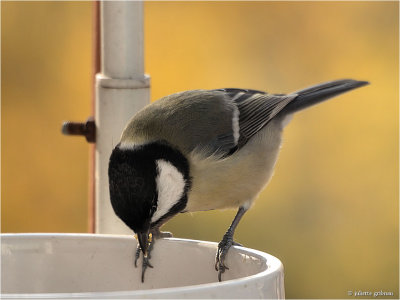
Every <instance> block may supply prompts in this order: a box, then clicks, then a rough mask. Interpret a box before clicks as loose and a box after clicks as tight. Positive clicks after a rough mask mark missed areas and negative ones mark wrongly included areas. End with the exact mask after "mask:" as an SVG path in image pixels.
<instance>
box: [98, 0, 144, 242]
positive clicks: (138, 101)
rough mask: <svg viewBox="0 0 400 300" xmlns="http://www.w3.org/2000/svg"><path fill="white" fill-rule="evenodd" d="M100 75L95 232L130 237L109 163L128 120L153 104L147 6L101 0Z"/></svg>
mask: <svg viewBox="0 0 400 300" xmlns="http://www.w3.org/2000/svg"><path fill="white" fill-rule="evenodd" d="M100 26H101V73H98V74H97V76H96V111H95V112H96V113H95V123H96V153H95V195H96V204H95V210H96V216H95V223H96V224H95V228H96V233H114V234H116V233H118V234H131V233H132V232H131V231H130V230H129V229H128V227H126V226H125V225H124V224H123V223H122V221H120V220H119V218H118V217H117V216H116V215H115V214H114V211H113V209H112V207H111V203H110V200H109V190H108V175H107V174H108V160H109V157H110V154H111V151H112V149H113V148H114V146H115V145H116V144H117V143H118V141H119V138H120V135H121V132H122V130H123V128H124V126H125V124H126V123H127V122H128V120H129V119H130V118H131V117H132V116H133V115H134V114H135V113H136V112H137V111H138V110H140V109H141V108H142V107H144V106H145V105H147V104H148V103H149V100H150V78H149V77H148V76H146V75H145V74H144V57H143V2H141V1H101V2H100Z"/></svg>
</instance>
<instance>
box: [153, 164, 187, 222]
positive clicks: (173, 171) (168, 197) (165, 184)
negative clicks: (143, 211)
mask: <svg viewBox="0 0 400 300" xmlns="http://www.w3.org/2000/svg"><path fill="white" fill-rule="evenodd" d="M156 164H157V170H158V175H157V177H156V184H157V192H158V202H157V210H156V211H155V212H154V214H153V216H152V218H151V222H155V221H157V220H158V219H160V218H161V217H162V216H164V215H165V214H166V213H167V212H168V211H169V210H170V209H171V208H172V207H173V206H174V205H175V204H176V203H177V202H178V201H179V200H180V199H181V197H182V195H183V191H184V189H185V179H184V178H183V175H182V173H181V172H179V171H178V169H177V168H176V167H175V166H173V165H172V164H171V163H169V162H167V161H165V160H163V159H159V160H157V161H156Z"/></svg>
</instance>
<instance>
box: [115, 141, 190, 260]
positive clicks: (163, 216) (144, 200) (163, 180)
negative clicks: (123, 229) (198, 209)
mask: <svg viewBox="0 0 400 300" xmlns="http://www.w3.org/2000/svg"><path fill="white" fill-rule="evenodd" d="M108 177H109V189H110V199H111V204H112V207H113V209H114V212H115V213H116V215H117V216H118V217H119V218H121V220H122V221H123V222H124V223H125V224H126V225H127V226H128V227H129V228H131V229H132V230H133V231H134V232H135V233H136V234H137V235H138V239H139V243H140V246H141V249H142V251H143V253H146V251H147V246H148V243H147V240H148V236H149V232H150V230H151V229H153V228H158V227H160V226H161V225H162V224H164V223H165V222H166V221H167V220H169V219H170V218H171V217H173V216H174V215H176V214H177V213H179V212H181V211H182V210H184V208H185V207H186V203H187V193H188V191H189V189H190V185H191V180H190V176H189V164H188V161H187V159H186V158H185V156H184V155H183V154H182V153H181V152H180V151H178V150H177V149H175V148H174V147H172V146H171V145H169V144H168V143H166V142H164V141H157V142H152V143H148V144H144V145H135V146H127V145H125V144H121V143H120V144H118V145H117V146H116V147H115V148H114V150H113V151H112V154H111V157H110V161H109V166H108Z"/></svg>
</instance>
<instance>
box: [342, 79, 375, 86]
mask: <svg viewBox="0 0 400 300" xmlns="http://www.w3.org/2000/svg"><path fill="white" fill-rule="evenodd" d="M344 81H347V83H348V84H349V85H351V86H353V87H362V86H364V85H368V84H369V81H363V80H354V79H345V80H344Z"/></svg>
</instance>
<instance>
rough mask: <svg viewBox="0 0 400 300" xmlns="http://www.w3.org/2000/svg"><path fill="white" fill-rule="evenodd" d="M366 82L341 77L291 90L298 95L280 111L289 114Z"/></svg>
mask: <svg viewBox="0 0 400 300" xmlns="http://www.w3.org/2000/svg"><path fill="white" fill-rule="evenodd" d="M367 84H369V82H367V81H357V80H353V79H341V80H335V81H329V82H325V83H321V84H317V85H314V86H311V87H308V88H306V89H303V90H299V91H296V92H293V93H291V94H297V95H298V96H297V97H296V98H295V99H293V101H291V102H290V103H289V104H288V105H286V106H285V108H284V109H282V111H281V113H283V114H291V113H294V112H297V111H299V110H302V109H304V108H307V107H309V106H311V105H314V104H317V103H319V102H322V101H324V100H327V99H329V98H332V97H335V96H338V95H340V94H342V93H345V92H348V91H351V90H353V89H356V88H359V87H362V86H364V85H367Z"/></svg>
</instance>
